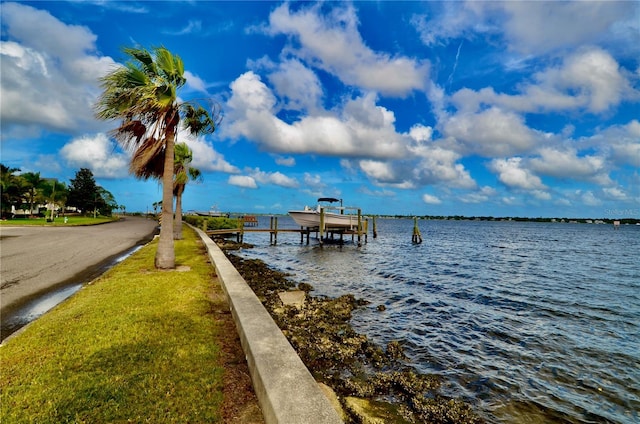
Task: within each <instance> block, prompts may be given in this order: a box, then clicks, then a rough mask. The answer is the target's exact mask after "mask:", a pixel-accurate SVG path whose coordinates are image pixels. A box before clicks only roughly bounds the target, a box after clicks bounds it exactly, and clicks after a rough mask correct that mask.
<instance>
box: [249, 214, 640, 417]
mask: <svg viewBox="0 0 640 424" xmlns="http://www.w3.org/2000/svg"><path fill="white" fill-rule="evenodd" d="M263 219H265V218H261V220H263ZM266 220H267V222H266V223H265V222H261V223H260V226H261V227H265V226H268V218H266ZM419 225H420V229H421V232H422V237H423V240H424V242H423V243H422V244H420V245H413V244H412V243H411V234H412V229H413V221H411V220H378V234H379V236H378V238H377V239H373V238H372V237H371V235H369V241H368V243H367V244H365V245H364V246H363V247H362V248H357V247H355V246H354V245H347V246H344V247H337V246H325V247H324V248H320V247H319V246H318V245H317V244H314V243H312V244H311V245H310V246H306V245H304V244H300V243H299V241H300V239H299V236H297V235H291V234H284V233H283V234H280V235H279V236H278V245H277V246H269V237H268V235H258V234H248V235H245V241H247V242H250V243H255V244H256V247H255V248H254V249H249V250H245V251H243V252H242V255H243V256H244V257H248V258H258V259H261V260H263V261H264V262H266V263H267V264H269V265H271V266H273V267H275V268H277V269H280V270H282V271H286V272H289V273H292V274H293V277H292V278H293V279H294V280H296V281H298V282H306V283H309V284H311V285H313V286H314V288H315V293H316V294H318V295H328V296H339V295H342V294H346V293H352V294H354V295H356V296H357V297H359V298H363V299H366V300H369V301H370V302H371V304H370V305H369V307H367V308H364V309H361V310H359V311H358V313H357V314H355V315H354V318H353V320H352V324H353V326H354V328H355V329H356V330H357V331H359V332H361V333H364V334H366V335H368V336H369V337H370V338H372V339H373V340H374V341H375V342H377V343H380V344H381V345H385V344H386V343H387V342H389V341H391V340H403V341H404V342H405V344H404V346H405V349H406V353H407V355H408V356H409V358H410V359H411V365H412V366H414V367H415V368H416V369H417V370H418V371H421V372H424V373H437V374H440V375H442V376H444V377H445V379H446V381H447V383H446V385H445V387H444V392H445V394H448V395H451V396H455V397H459V398H463V399H465V400H467V401H469V402H470V403H471V404H472V405H473V406H474V408H475V409H476V411H478V412H479V413H480V414H481V415H483V416H484V417H485V418H486V419H487V420H488V421H489V422H496V423H513V422H518V423H536V422H539V423H547V422H560V423H563V422H566V423H607V422H611V423H624V424H627V423H628V424H631V423H637V422H640V272H639V269H640V267H639V265H638V264H639V262H638V258H640V226H622V227H620V229H619V230H614V229H613V227H612V226H611V225H589V224H560V223H549V224H543V223H522V222H477V221H420V224H419ZM287 227H291V228H293V227H295V224H294V223H293V222H292V221H290V220H289V219H288V218H280V222H279V228H287ZM378 305H385V306H386V310H385V311H383V312H380V311H378V310H377V306H378Z"/></svg>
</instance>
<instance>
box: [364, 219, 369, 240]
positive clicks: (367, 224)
mask: <svg viewBox="0 0 640 424" xmlns="http://www.w3.org/2000/svg"><path fill="white" fill-rule="evenodd" d="M368 239H369V218H367V219H365V220H364V242H365V243H368V242H369V240H368Z"/></svg>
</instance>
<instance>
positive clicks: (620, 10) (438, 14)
mask: <svg viewBox="0 0 640 424" xmlns="http://www.w3.org/2000/svg"><path fill="white" fill-rule="evenodd" d="M430 5H431V6H432V7H431V12H432V13H431V16H429V17H427V15H415V16H414V17H413V18H412V20H411V23H412V24H413V25H414V26H415V28H416V29H417V31H418V33H419V34H420V39H421V40H422V41H423V43H425V44H426V45H428V46H432V45H437V44H442V43H447V42H448V41H450V40H452V39H457V38H460V37H464V38H472V37H477V36H479V35H480V36H486V37H491V36H501V37H502V39H503V42H504V44H505V45H506V46H507V47H508V48H509V49H510V50H512V51H515V52H518V53H519V54H523V55H528V54H545V53H548V52H552V51H555V50H558V49H566V48H571V47H575V46H580V45H584V44H593V43H595V42H597V41H603V39H604V40H606V41H608V42H609V43H610V44H615V41H616V40H618V39H620V38H622V37H628V36H629V35H628V34H633V33H634V31H633V29H635V38H636V40H637V29H638V26H639V25H638V21H637V16H638V5H637V4H634V2H624V1H615V2H611V1H588V2H584V1H583V2H552V1H540V2H513V1H504V2H477V1H466V2H441V3H435V4H434V3H430ZM578 16H579V17H580V18H579V19H577V18H576V17H578ZM621 26H622V27H625V28H631V29H629V30H628V31H620V27H621ZM631 37H634V36H633V35H632V36H631Z"/></svg>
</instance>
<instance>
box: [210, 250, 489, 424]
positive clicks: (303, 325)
mask: <svg viewBox="0 0 640 424" xmlns="http://www.w3.org/2000/svg"><path fill="white" fill-rule="evenodd" d="M216 242H217V244H218V246H219V247H220V248H221V249H222V250H223V252H224V253H225V255H226V256H227V258H228V259H229V260H230V262H231V263H232V264H233V266H234V267H235V268H236V269H237V270H238V272H239V273H240V275H242V277H243V278H244V279H245V280H246V282H247V284H249V286H250V287H251V289H252V290H253V291H254V293H255V294H256V296H257V297H258V298H259V299H260V301H261V302H262V304H263V305H264V306H265V308H266V309H267V311H268V312H269V314H270V315H271V316H272V318H273V320H274V321H275V322H276V324H277V325H278V327H280V329H281V331H282V332H283V333H284V335H285V336H286V338H287V339H288V341H289V342H290V343H291V345H292V346H293V348H294V349H295V350H296V352H297V353H298V355H299V356H300V358H301V359H302V361H303V362H304V364H305V365H306V366H307V368H308V369H309V371H310V372H311V373H312V375H313V376H314V378H315V379H316V380H317V381H318V382H320V383H323V384H325V385H327V386H329V387H331V388H332V389H333V390H334V391H335V392H336V393H337V394H338V396H339V398H340V401H341V406H342V407H343V418H344V420H345V422H347V423H360V422H386V423H420V422H429V423H450V424H453V423H469V424H479V423H484V422H485V421H484V420H483V419H482V418H481V417H480V416H479V415H478V414H476V413H475V412H474V411H473V410H472V408H471V407H470V405H468V404H467V403H464V402H463V401H461V400H458V399H452V398H449V397H445V396H443V395H442V394H441V393H440V392H439V387H440V384H441V379H440V377H439V376H435V375H425V374H419V373H417V372H416V371H415V370H413V369H412V368H411V367H409V365H408V363H407V360H406V357H405V355H404V353H403V350H402V342H401V341H392V342H390V343H389V344H388V345H387V346H386V347H385V348H384V349H383V348H381V347H379V346H377V345H375V344H374V343H373V342H371V341H370V340H369V339H368V338H367V336H365V335H362V334H358V333H357V332H356V331H355V330H354V329H353V328H352V326H351V325H350V323H349V322H350V320H351V315H352V312H353V311H354V310H355V309H357V308H359V307H363V306H364V305H367V304H368V302H367V301H366V300H360V299H356V298H355V297H354V296H353V295H344V296H340V297H338V298H330V297H324V296H313V295H311V292H312V291H313V287H312V286H311V285H309V284H306V283H300V284H297V283H296V282H294V281H292V280H291V279H290V278H288V277H289V275H287V274H285V273H283V272H280V271H277V270H274V269H272V268H271V267H269V266H268V265H267V264H265V263H264V262H263V261H261V260H258V259H243V258H241V257H239V256H238V255H235V254H233V251H234V250H237V249H239V248H250V247H251V245H247V244H242V245H239V244H236V243H230V242H229V241H223V240H216ZM293 290H299V291H302V292H304V302H302V303H297V304H291V305H289V304H288V305H284V304H283V301H282V299H281V297H280V293H283V292H290V291H293ZM380 420H382V421H380Z"/></svg>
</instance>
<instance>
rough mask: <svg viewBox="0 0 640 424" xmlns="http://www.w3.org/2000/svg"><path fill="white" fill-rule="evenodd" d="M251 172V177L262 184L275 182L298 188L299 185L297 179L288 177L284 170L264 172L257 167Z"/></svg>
mask: <svg viewBox="0 0 640 424" xmlns="http://www.w3.org/2000/svg"><path fill="white" fill-rule="evenodd" d="M249 173H250V174H251V178H253V179H254V180H255V181H257V182H259V183H261V184H274V185H277V186H280V187H288V188H297V187H298V186H299V184H298V182H297V181H296V180H295V179H293V178H291V177H287V176H286V175H284V174H283V173H282V172H264V171H261V170H260V169H259V168H256V169H255V170H252V171H250V172H249Z"/></svg>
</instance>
